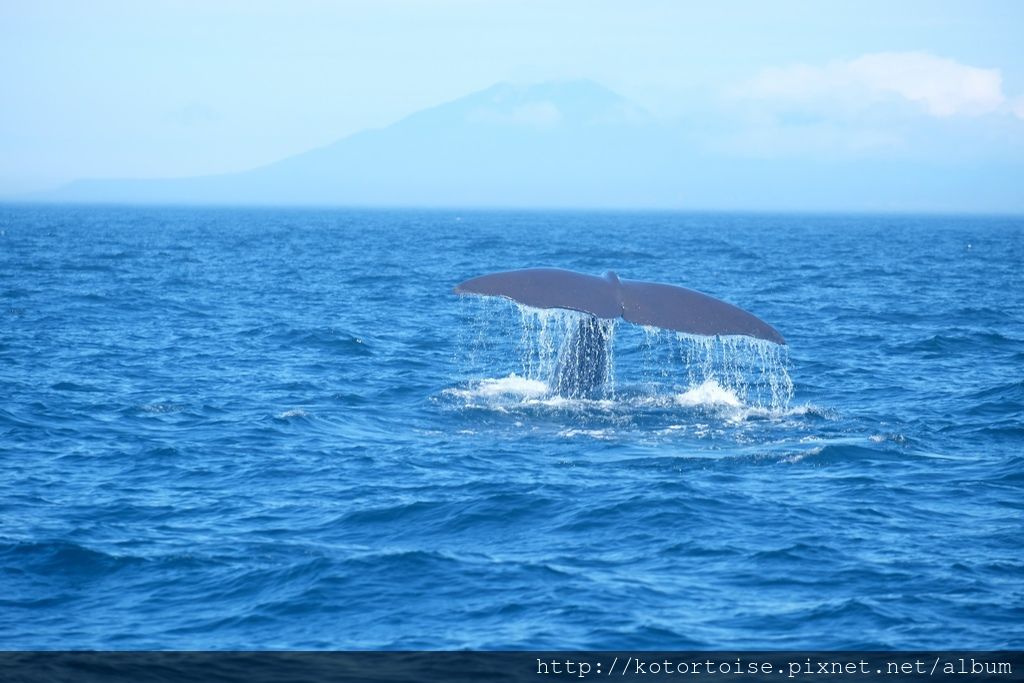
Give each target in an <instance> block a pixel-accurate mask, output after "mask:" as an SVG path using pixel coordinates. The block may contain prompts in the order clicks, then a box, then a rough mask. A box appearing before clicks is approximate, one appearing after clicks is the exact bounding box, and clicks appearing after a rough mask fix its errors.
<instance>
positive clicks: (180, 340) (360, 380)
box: [0, 206, 1024, 649]
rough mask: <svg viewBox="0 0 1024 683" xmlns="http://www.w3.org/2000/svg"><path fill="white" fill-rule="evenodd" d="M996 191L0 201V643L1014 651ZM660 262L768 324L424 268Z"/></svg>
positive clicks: (1022, 483)
mask: <svg viewBox="0 0 1024 683" xmlns="http://www.w3.org/2000/svg"><path fill="white" fill-rule="evenodd" d="M1022 238H1024V222H1022V221H1021V220H1020V219H1003V218H970V217H906V216H904V217H885V216H849V217H841V216H831V217H815V216H757V215H743V216H729V215H686V214H626V213H622V214H599V213H497V212H490V213H485V212H464V213H460V212H454V211H434V212H416V211H406V212H385V211H377V212H373V211H363V212H358V211H298V210H296V211H273V210H237V209H184V208H182V209H173V208H172V209H157V208H153V209H128V208H56V207H49V208H47V207H17V206H8V207H0V467H2V470H0V646H3V647H5V648H58V647H59V648H68V647H73V648H191V649H206V648H405V649H414V648H464V647H469V648H650V649H653V648H673V649H683V648H730V647H746V648H770V649H774V648H801V647H818V648H939V647H960V648H1001V647H1011V648H1020V647H1024V554H1022V552H1021V550H1022V541H1024V455H1022V451H1021V446H1022V443H1024V439H1022V437H1024V370H1022V368H1024V288H1022V278H1021V272H1022V271H1021V268H1022V264H1024V239H1022ZM528 266H558V267H564V268H571V269H575V270H579V271H583V272H588V273H594V274H600V273H602V272H604V271H605V270H608V269H614V270H616V271H617V272H618V273H619V275H620V276H622V277H626V278H633V279H644V280H654V281H664V282H671V283H675V284H681V285H684V286H687V287H691V288H694V289H698V290H701V291H704V292H707V293H709V294H712V295H714V296H717V297H720V298H723V299H726V300H728V301H730V302H732V303H735V304H737V305H739V306H741V307H743V308H746V309H748V310H750V311H752V312H754V313H755V314H756V315H758V316H759V317H761V318H763V319H765V320H767V321H769V322H770V323H772V324H773V325H774V326H775V327H777V328H778V329H779V330H780V332H781V333H782V334H783V335H784V336H785V337H786V339H787V340H788V342H789V345H788V346H787V347H779V346H775V345H772V344H768V343H762V342H751V341H748V340H745V339H740V338H729V337H726V338H719V339H709V338H700V337H689V336H686V335H679V334H676V333H674V332H665V331H658V330H652V329H645V328H642V327H636V326H633V325H630V324H628V323H625V322H622V321H620V322H618V323H617V324H616V325H615V327H614V333H613V338H614V339H613V345H612V353H611V354H610V355H609V357H608V360H607V362H608V364H609V368H608V369H609V371H610V376H611V380H610V381H609V383H608V384H607V385H606V386H605V388H604V391H603V392H602V393H601V394H599V395H597V396H595V397H593V398H592V399H589V400H569V399H564V398H560V397H557V396H554V395H552V393H551V391H550V389H549V384H548V382H549V380H550V373H551V371H552V368H553V364H554V362H555V359H556V358H557V354H558V349H559V345H560V344H561V343H562V340H563V339H564V336H565V334H566V331H567V330H568V329H569V328H570V327H571V325H572V324H573V323H574V319H573V316H574V315H576V314H572V313H563V312H550V311H549V312H540V311H535V310H530V309H523V308H519V307H518V306H516V305H515V304H512V303H511V302H507V301H503V300H497V301H493V300H491V301H489V300H484V299H476V298H467V299H460V298H459V297H457V296H455V295H453V294H452V293H451V290H452V287H453V286H454V285H455V284H457V283H458V282H460V281H461V280H464V279H466V278H468V277H471V276H475V275H480V274H483V273H486V272H490V271H495V270H506V269H512V268H521V267H528Z"/></svg>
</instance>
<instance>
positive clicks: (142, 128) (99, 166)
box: [0, 0, 1024, 208]
mask: <svg viewBox="0 0 1024 683" xmlns="http://www.w3.org/2000/svg"><path fill="white" fill-rule="evenodd" d="M1022 35H1024V3H1020V2H984V1H982V2H942V1H930V2H915V1H913V0H905V1H902V2H870V1H861V2H840V1H838V0H837V1H836V2H795V1H789V2H787V1H776V2H771V3H764V2H736V1H731V2H730V1H725V2H715V3H708V2H689V3H688V2H677V1H676V2H659V1H646V0H637V1H636V2H629V3H622V2H600V1H597V2H583V1H573V0H563V1H560V2H530V1H522V2H508V1H504V0H494V1H491V2H476V1H469V0H432V1H431V2H426V1H412V0H402V1H396V0H373V1H368V2H343V1H342V2H327V1H323V2H321V1H312V0H310V1H302V0H296V1H294V2H260V1H258V0H257V1H241V0H239V1H234V0H223V1H218V0H207V1H204V2H199V1H195V2H192V1H189V0H176V1H169V0H148V1H147V2H145V3H139V2H129V1H126V0H95V1H91V2H80V1H77V0H74V1H71V0H66V1H62V0H37V1H35V2H31V3H18V2H13V1H5V2H2V3H0V93H2V98H3V106H2V107H0V196H8V197H10V196H17V195H19V194H21V193H28V192H34V191H39V190H45V189H49V188H53V187H55V186H58V185H61V184H63V183H67V182H69V181H72V180H75V179H80V178H168V177H183V176H195V175H208V174H218V173H226V172H234V171H242V170H246V169H251V168H254V167H258V166H261V165H264V164H268V163H271V162H274V161H276V160H279V159H282V158H284V157H288V156H290V155H294V154H297V153H300V152H304V151H307V150H310V149H314V148H317V147H321V146H324V145H327V144H330V143H332V142H334V141H336V140H338V139H340V138H344V137H346V136H348V135H351V134H354V133H357V132H358V131H361V130H364V129H367V128H379V127H383V126H387V125H389V124H391V123H394V122H395V121H398V120H400V119H402V118H403V117H405V116H407V115H409V114H412V113H414V112H416V111H418V110H421V109H424V108H427V107H431V106H435V105H438V104H440V103H443V102H446V101H450V100H454V99H457V98H460V97H463V96H465V95H466V94H468V93H471V92H474V91H479V90H482V89H485V88H487V87H489V86H492V85H494V84H495V83H499V82H512V83H534V82H542V81H548V80H558V79H579V78H585V79H590V80H592V81H594V82H597V83H600V84H602V85H604V86H606V87H608V88H610V89H611V90H613V91H615V92H617V93H619V94H621V95H623V96H624V97H626V98H628V99H629V100H632V101H633V102H635V103H636V104H637V105H639V106H641V107H643V108H644V109H645V110H647V111H648V112H650V113H651V114H652V115H653V116H656V117H661V118H663V119H665V120H671V121H677V122H683V124H685V122H687V121H692V122H693V123H694V126H695V127H696V128H697V130H698V133H699V134H701V135H704V136H705V138H706V141H707V145H708V146H709V147H711V148H714V149H715V150H717V152H718V153H720V154H722V155H726V156H731V157H735V158H756V159H759V160H762V161H763V160H769V161H771V160H775V159H777V160H779V162H780V163H783V162H785V163H794V162H797V163H798V162H800V160H803V159H806V160H812V161H813V160H817V159H835V158H840V159H841V158H851V159H856V160H860V161H863V160H865V159H867V160H872V159H877V160H879V162H880V163H881V162H884V161H885V160H886V159H890V158H892V157H893V156H894V155H895V156H899V157H901V158H905V159H911V160H913V161H915V162H922V163H929V164H934V165H937V166H948V167H950V168H959V169H960V170H963V169H967V168H968V167H969V168H970V169H977V172H976V173H975V172H974V171H972V173H974V175H975V176H976V177H977V180H976V182H978V183H979V184H981V183H985V182H986V174H990V173H991V174H994V173H1005V172H1006V171H1005V169H1006V168H1022V167H1024V48H1022V47H1021V44H1022V43H1021V36H1022ZM858 167H859V168H864V169H870V167H871V165H870V164H860V165H859V166H858ZM864 172H870V171H869V170H867V171H864ZM1021 185H1022V186H1024V182H1022V183H1021ZM979 189H982V188H979ZM1022 192H1024V191H1022ZM994 208H999V207H994Z"/></svg>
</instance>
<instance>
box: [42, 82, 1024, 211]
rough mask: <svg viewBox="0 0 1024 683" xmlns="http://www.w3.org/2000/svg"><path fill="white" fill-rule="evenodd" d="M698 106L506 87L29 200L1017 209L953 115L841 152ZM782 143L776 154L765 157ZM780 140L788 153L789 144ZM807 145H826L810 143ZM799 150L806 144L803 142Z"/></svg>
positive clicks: (808, 129) (1009, 178) (573, 86)
mask: <svg viewBox="0 0 1024 683" xmlns="http://www.w3.org/2000/svg"><path fill="white" fill-rule="evenodd" d="M692 104H693V105H694V106H693V107H692V108H691V114H690V115H688V117H686V118H682V119H678V120H675V121H663V120H660V119H657V118H655V117H653V116H651V115H650V114H648V113H647V112H646V111H644V110H643V109H642V108H640V107H638V106H636V105H634V104H633V103H631V102H629V101H628V100H626V99H624V98H623V97H620V96H619V95H617V94H615V93H613V92H611V91H610V90H608V89H606V88H604V87H602V86H600V85H598V84H596V83H593V82H591V81H585V80H582V81H580V80H577V81H561V82H552V83H541V84H535V85H529V86H517V85H510V84H504V83H503V84H499V85H495V86H493V87H491V88H488V89H486V90H482V91H480V92H477V93H473V94H470V95H467V96H466V97H463V98H460V99H458V100H454V101H452V102H448V103H446V104H442V105H440V106H437V107H433V108H431V109H426V110H423V111H420V112H418V113H415V114H412V115H411V116H408V117H407V118H405V119H402V120H401V121H398V122H397V123H395V124H393V125H391V126H387V127H385V128H380V129H376V130H367V131H364V132H361V133H357V134H355V135H352V136H350V137H347V138H344V139H342V140H339V141H338V142H335V143H333V144H330V145H327V146H326V147H322V148H319V149H315V150H312V151H309V152H306V153H303V154H299V155H296V156H293V157H290V158H287V159H283V160H281V161H279V162H276V163H273V164H270V165H267V166H263V167H261V168H256V169H253V170H251V171H246V172H242V173H231V174H224V175H216V176H205V177H195V178H180V179H171V180H163V179H162V180H156V179H154V180H79V181H76V182H73V183H70V184H68V185H66V186H64V187H61V188H59V189H57V190H55V191H53V192H50V193H45V194H41V195H36V196H35V197H34V198H33V199H36V200H40V201H68V202H114V203H161V204H239V205H327V206H392V207H395V206H409V207H431V206H435V207H474V206H477V207H537V208H558V207H564V208H576V207H580V208H624V209H636V208H672V209H679V208H681V209H726V210H781V211H790V210H798V211H835V210H844V209H853V210H871V211H878V210H882V211H893V210H895V211H921V210H924V211H1009V212H1019V211H1024V195H1022V194H1021V193H1020V190H1019V178H1020V177H1021V173H1022V172H1024V166H1022V163H1021V161H1020V159H1019V156H1018V155H1017V154H1016V153H1015V152H1013V149H1016V148H1013V149H1011V151H1010V153H1008V154H1005V155H1003V157H1005V158H1002V160H999V157H998V156H996V157H993V158H992V159H985V158H984V156H983V155H982V156H978V155H976V156H977V158H974V157H971V156H970V155H969V154H968V155H967V156H965V152H963V150H970V149H971V148H972V147H971V145H968V144H966V142H969V141H971V140H974V139H975V138H971V137H957V135H954V134H953V133H956V131H957V130H958V129H957V128H956V125H957V124H956V123H955V122H946V121H940V120H938V119H936V120H934V121H931V122H928V121H925V120H924V119H923V118H920V117H919V118H918V119H916V120H915V124H914V126H912V127H909V128H906V130H904V133H905V135H904V136H903V139H902V140H900V141H897V142H894V143H892V144H889V145H886V146H884V147H883V148H880V149H877V150H875V151H873V152H871V153H866V152H865V153H862V152H860V151H857V150H856V144H855V143H856V139H851V140H850V142H849V143H847V141H846V140H847V138H846V136H845V135H844V134H838V135H839V137H838V140H833V141H832V143H831V144H832V145H833V147H835V148H836V149H835V150H832V148H829V147H827V146H822V145H821V139H820V136H821V135H822V127H821V126H817V125H815V124H814V123H813V122H810V123H807V122H803V123H800V122H797V124H792V122H790V124H786V122H785V120H780V121H776V122H775V123H776V124H779V125H780V126H781V127H778V128H777V133H778V135H781V136H782V138H781V140H776V134H775V133H774V132H772V133H768V134H766V135H762V136H761V137H760V138H758V137H757V136H753V137H752V138H751V137H750V136H748V135H746V133H745V131H746V130H747V129H746V128H745V126H749V125H750V124H751V122H752V121H753V122H754V123H757V122H758V121H760V120H761V119H758V118H757V113H756V112H753V113H752V115H751V116H747V114H746V112H744V111H742V110H740V111H738V112H737V111H732V112H731V113H729V112H723V111H720V110H715V109H714V108H713V107H710V108H709V107H706V106H705V107H704V108H703V109H702V105H701V103H699V102H694V103H692ZM762 118H763V116H762ZM769 130H772V129H769ZM824 132H825V133H828V130H827V129H826V130H825V131H824ZM787 136H788V137H787ZM833 137H835V135H833ZM826 139H827V138H826ZM943 140H945V142H944V143H942V144H940V141H943ZM777 143H778V145H779V146H780V149H782V151H781V152H778V153H772V152H771V149H772V146H773V145H775V144H777ZM962 143H963V144H962ZM787 145H788V146H790V147H793V148H794V149H795V151H794V150H790V151H788V152H787V151H785V148H786V147H787ZM943 145H944V146H943ZM816 146H821V147H822V148H821V150H820V151H818V152H814V151H813V150H814V149H815V147H816ZM802 147H806V148H807V149H809V150H811V151H810V152H809V153H802V152H800V151H799V150H800V148H802ZM845 148H852V149H854V151H853V152H850V151H849V150H848V149H845ZM765 149H768V152H765ZM830 150H831V151H830Z"/></svg>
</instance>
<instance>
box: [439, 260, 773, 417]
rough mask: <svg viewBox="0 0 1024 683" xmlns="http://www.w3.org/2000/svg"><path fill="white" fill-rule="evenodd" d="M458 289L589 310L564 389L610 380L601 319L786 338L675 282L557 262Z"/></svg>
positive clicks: (561, 363) (560, 380) (585, 390)
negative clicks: (582, 269) (594, 272)
mask: <svg viewBox="0 0 1024 683" xmlns="http://www.w3.org/2000/svg"><path fill="white" fill-rule="evenodd" d="M454 291H455V293H456V294H476V295H479V296H501V297H505V298H508V299H512V300H513V301H517V302H519V303H521V304H525V305H526V306H532V307H534V308H565V309H569V310H573V311H579V312H581V313H589V314H590V315H589V316H585V317H583V318H582V319H581V320H580V322H579V323H578V324H577V327H576V328H575V329H574V330H573V331H572V332H571V333H570V335H569V337H568V338H567V339H566V341H565V343H564V344H563V345H562V349H561V351H560V353H559V358H558V362H557V364H556V369H555V376H554V377H553V378H552V388H553V389H554V391H555V393H557V394H559V395H561V396H568V397H572V398H580V397H590V396H593V395H594V394H595V392H596V391H597V390H598V389H599V388H600V386H601V385H602V384H603V383H604V381H605V380H606V379H607V377H606V375H607V357H608V349H607V346H608V342H609V337H610V335H609V328H608V327H607V326H606V325H602V324H601V321H600V320H599V319H615V318H620V317H621V318H623V319H625V320H628V321H629V322H632V323H637V324H639V325H650V326H652V327H661V328H664V329H667V330H675V331H677V332H686V333H688V334H698V335H706V336H716V335H741V336H747V337H754V338H756V339H763V340H765V341H769V342H773V343H775V344H785V343H786V340H785V339H783V337H782V335H781V334H779V332H778V331H777V330H776V329H775V328H774V327H772V326H771V325H769V324H768V323H766V322H764V321H763V320H761V319H760V318H758V317H756V316H754V315H752V314H750V313H747V312H746V311H744V310H743V309H741V308H737V307H736V306H733V305H732V304H728V303H726V302H724V301H721V300H719V299H716V298H714V297H711V296H708V295H707V294H702V293H701V292H697V291H694V290H692V289H686V288H685V287H677V286H675V285H666V284H660V283H656V282H641V281H639V280H620V279H619V277H618V276H617V275H616V274H615V273H613V272H611V271H609V272H608V273H606V274H605V275H604V277H597V276H595V275H585V274H583V273H577V272H574V271H571V270H562V269H560V268H527V269H525V270H510V271H505V272H501V273H491V274H490V275H482V276H480V277H475V278H472V279H470V280H466V281H465V282H463V283H461V284H459V285H457V286H456V287H455V290H454Z"/></svg>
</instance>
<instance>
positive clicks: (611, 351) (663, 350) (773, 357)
mask: <svg viewBox="0 0 1024 683" xmlns="http://www.w3.org/2000/svg"><path fill="white" fill-rule="evenodd" d="M466 299H469V300H472V302H473V307H472V314H471V315H470V316H469V317H468V319H467V322H468V323H469V327H470V328H471V330H470V331H469V332H468V334H465V335H461V337H462V339H463V340H468V341H463V342H462V343H463V344H465V347H464V349H463V351H462V362H461V363H460V364H461V365H462V366H463V367H462V369H463V370H464V371H467V372H468V373H469V374H470V377H472V378H481V377H496V376H498V377H500V376H507V377H517V378H522V379H524V380H529V381H530V382H531V383H532V384H531V386H532V387H533V391H532V392H531V393H534V392H536V387H537V386H539V383H544V384H546V385H547V386H548V387H550V388H551V389H553V388H554V384H553V376H554V374H555V371H556V368H557V366H558V360H559V357H560V356H564V355H567V354H566V352H567V349H566V348H565V347H566V345H567V344H570V343H572V341H573V335H572V331H573V330H574V329H575V328H576V326H577V325H578V324H579V322H580V320H581V317H582V316H585V315H586V314H584V313H579V312H577V311H569V310H564V309H537V308H531V307H529V306H523V305H521V304H517V303H515V302H512V301H510V300H507V299H499V298H483V297H466ZM600 324H601V326H602V331H603V333H604V334H605V335H606V337H607V339H608V349H607V353H606V354H605V355H604V357H603V358H601V359H600V362H603V363H605V372H604V376H605V377H606V378H607V379H606V382H605V386H604V388H603V391H602V395H603V396H604V397H614V396H615V393H616V380H617V379H618V380H619V382H620V383H622V384H624V385H626V386H629V387H631V388H632V387H636V386H637V385H636V383H637V381H639V382H640V384H639V388H640V390H641V393H643V394H646V395H648V396H650V397H652V398H657V397H666V398H667V397H670V396H674V397H676V398H677V399H678V400H677V401H676V403H677V404H679V405H695V404H697V403H703V404H714V405H731V404H733V403H737V404H741V405H745V406H748V407H752V408H764V409H767V410H769V411H772V412H775V411H780V410H785V409H786V408H788V406H789V403H790V401H791V399H792V397H793V381H792V379H791V378H790V375H789V371H788V364H789V355H788V352H787V347H785V346H780V345H778V344H774V343H772V342H768V341H764V340H760V339H755V338H752V337H745V336H713V337H712V336H702V335H693V334H685V333H681V332H674V331H671V330H662V329H659V328H654V327H646V326H632V325H616V321H614V320H601V321H600ZM618 328H621V329H622V331H623V334H618V335H617V332H616V330H617V329H618ZM634 330H636V331H634ZM616 342H618V346H619V347H621V348H618V349H617V348H616ZM568 355H571V354H568ZM619 355H622V356H623V359H624V360H623V363H622V367H620V368H617V367H616V358H617V357H618V356H619ZM637 366H639V367H637ZM616 370H619V372H621V373H622V375H623V376H622V377H618V378H617V377H616ZM702 396H703V397H705V398H706V399H707V400H703V401H702V400H698V399H699V398H700V397H702Z"/></svg>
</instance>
